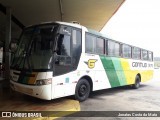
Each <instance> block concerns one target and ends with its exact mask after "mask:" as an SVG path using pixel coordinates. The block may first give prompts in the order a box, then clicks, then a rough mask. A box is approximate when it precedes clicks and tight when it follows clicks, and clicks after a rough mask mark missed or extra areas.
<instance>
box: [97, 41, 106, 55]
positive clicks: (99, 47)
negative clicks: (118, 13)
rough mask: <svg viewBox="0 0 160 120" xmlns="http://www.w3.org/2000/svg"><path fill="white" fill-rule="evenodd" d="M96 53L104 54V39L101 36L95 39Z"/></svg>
mask: <svg viewBox="0 0 160 120" xmlns="http://www.w3.org/2000/svg"><path fill="white" fill-rule="evenodd" d="M96 53H97V54H104V40H103V39H101V38H97V39H96Z"/></svg>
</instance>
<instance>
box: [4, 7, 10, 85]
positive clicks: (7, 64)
mask: <svg viewBox="0 0 160 120" xmlns="http://www.w3.org/2000/svg"><path fill="white" fill-rule="evenodd" d="M5 36H6V37H5V48H4V49H5V54H4V60H5V76H4V77H5V79H6V83H9V75H10V52H9V44H10V41H11V8H9V7H7V8H6V31H5ZM8 85H9V84H8Z"/></svg>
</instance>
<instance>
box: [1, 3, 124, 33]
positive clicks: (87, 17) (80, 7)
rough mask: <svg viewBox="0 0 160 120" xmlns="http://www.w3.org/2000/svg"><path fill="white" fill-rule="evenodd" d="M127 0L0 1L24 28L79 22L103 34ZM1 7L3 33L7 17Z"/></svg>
mask: <svg viewBox="0 0 160 120" xmlns="http://www.w3.org/2000/svg"><path fill="white" fill-rule="evenodd" d="M124 1H125V0H0V4H1V5H2V6H4V7H10V8H11V9H12V15H13V16H14V17H16V18H17V19H18V21H20V23H22V24H23V25H24V26H28V25H32V24H37V23H41V22H49V21H65V22H70V21H77V22H79V23H80V24H81V25H84V26H86V27H89V28H92V29H95V30H97V31H100V30H101V29H102V28H103V26H104V25H105V24H106V22H107V21H108V20H109V19H110V18H111V17H112V16H113V14H114V13H115V12H116V11H117V10H118V8H119V7H120V6H121V4H122V3H123V2H124ZM2 6H0V31H2V27H4V18H2V17H4V16H3V15H2V13H1V12H2Z"/></svg>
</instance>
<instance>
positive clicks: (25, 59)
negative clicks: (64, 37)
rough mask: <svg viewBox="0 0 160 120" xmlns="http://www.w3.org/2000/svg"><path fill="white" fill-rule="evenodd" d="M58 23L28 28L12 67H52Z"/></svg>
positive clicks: (23, 35)
mask: <svg viewBox="0 0 160 120" xmlns="http://www.w3.org/2000/svg"><path fill="white" fill-rule="evenodd" d="M57 28H58V25H55V24H54V25H53V24H52V25H39V26H33V27H29V28H26V29H25V30H24V31H23V33H22V36H21V38H20V41H19V44H18V49H17V51H16V53H15V54H14V57H13V60H12V64H11V67H13V68H16V69H38V70H39V69H48V70H50V69H51V67H52V66H51V64H50V63H51V59H52V51H53V46H54V41H55V37H56V32H57Z"/></svg>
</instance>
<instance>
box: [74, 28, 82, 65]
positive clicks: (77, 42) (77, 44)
mask: <svg viewBox="0 0 160 120" xmlns="http://www.w3.org/2000/svg"><path fill="white" fill-rule="evenodd" d="M72 40H73V46H72V47H73V51H72V53H73V65H76V66H77V65H78V62H79V59H80V55H81V51H82V47H81V31H78V30H73V31H72Z"/></svg>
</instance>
